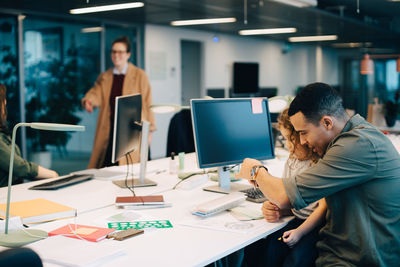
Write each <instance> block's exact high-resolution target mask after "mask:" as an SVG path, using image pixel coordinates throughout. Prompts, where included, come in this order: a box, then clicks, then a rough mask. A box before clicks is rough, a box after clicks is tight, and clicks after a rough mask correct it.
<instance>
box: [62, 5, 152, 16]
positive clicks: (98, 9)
mask: <svg viewBox="0 0 400 267" xmlns="http://www.w3.org/2000/svg"><path fill="white" fill-rule="evenodd" d="M142 6H144V4H143V3H142V2H133V3H126V4H116V5H106V6H93V7H84V8H76V9H71V10H70V11H69V13H71V14H75V15H76V14H86V13H94V12H104V11H111V10H120V9H128V8H138V7H142Z"/></svg>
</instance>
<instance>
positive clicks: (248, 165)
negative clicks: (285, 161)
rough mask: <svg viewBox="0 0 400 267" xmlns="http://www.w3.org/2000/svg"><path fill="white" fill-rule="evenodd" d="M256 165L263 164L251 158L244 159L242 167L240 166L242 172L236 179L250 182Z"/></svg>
mask: <svg viewBox="0 0 400 267" xmlns="http://www.w3.org/2000/svg"><path fill="white" fill-rule="evenodd" d="M256 165H262V164H261V162H259V161H258V160H256V159H249V158H246V159H244V161H243V163H242V165H240V172H239V173H238V174H236V178H244V179H247V180H250V179H251V169H252V168H253V167H254V166H256Z"/></svg>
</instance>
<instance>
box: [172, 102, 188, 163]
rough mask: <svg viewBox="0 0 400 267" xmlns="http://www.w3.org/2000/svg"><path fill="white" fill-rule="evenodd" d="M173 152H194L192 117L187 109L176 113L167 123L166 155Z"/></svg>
mask: <svg viewBox="0 0 400 267" xmlns="http://www.w3.org/2000/svg"><path fill="white" fill-rule="evenodd" d="M171 152H174V153H175V155H177V154H178V153H179V152H185V153H189V152H194V139H193V128H192V118H191V114H190V110H189V109H183V110H181V111H179V112H178V113H176V114H175V115H174V116H173V117H172V119H171V122H170V124H169V128H168V139H167V157H169V156H170V155H171Z"/></svg>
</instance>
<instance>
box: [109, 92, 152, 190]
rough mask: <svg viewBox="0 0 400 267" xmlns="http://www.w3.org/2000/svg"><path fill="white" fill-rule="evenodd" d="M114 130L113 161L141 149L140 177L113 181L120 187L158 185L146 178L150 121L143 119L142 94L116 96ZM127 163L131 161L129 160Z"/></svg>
mask: <svg viewBox="0 0 400 267" xmlns="http://www.w3.org/2000/svg"><path fill="white" fill-rule="evenodd" d="M113 130H114V132H113V140H112V142H113V146H112V156H111V161H112V162H113V163H115V162H117V161H118V160H120V159H122V158H123V157H126V156H127V155H128V154H129V153H131V152H133V151H136V150H138V149H140V174H139V178H138V179H133V178H132V179H129V180H128V181H125V180H120V181H113V183H114V184H116V185H118V186H120V187H127V186H129V187H142V186H153V185H156V183H155V182H153V181H151V180H148V179H145V173H146V165H147V155H148V133H149V123H148V122H146V121H142V96H141V95H140V94H133V95H126V96H118V97H116V99H115V114H114V129H113ZM128 159H129V157H128ZM127 163H129V161H128V160H127ZM132 176H133V175H132Z"/></svg>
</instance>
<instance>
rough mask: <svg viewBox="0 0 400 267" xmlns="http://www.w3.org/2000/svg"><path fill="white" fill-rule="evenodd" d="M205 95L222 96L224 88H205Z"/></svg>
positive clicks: (223, 95)
mask: <svg viewBox="0 0 400 267" xmlns="http://www.w3.org/2000/svg"><path fill="white" fill-rule="evenodd" d="M207 95H208V96H211V97H212V98H224V97H225V89H224V88H214V89H207Z"/></svg>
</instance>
